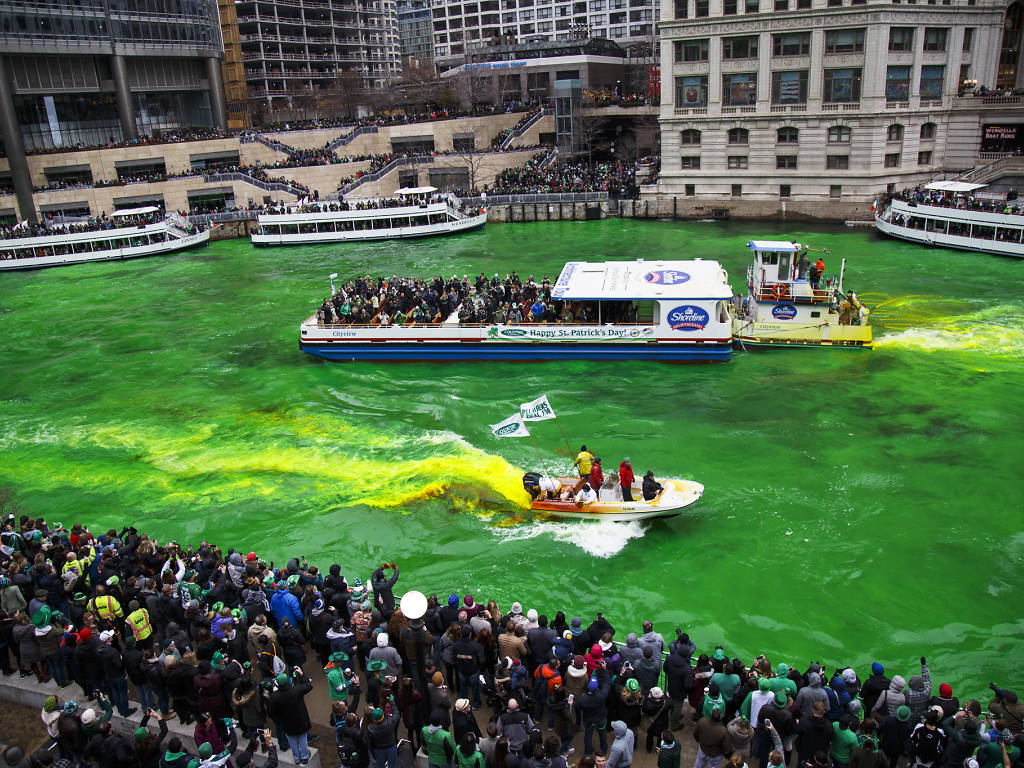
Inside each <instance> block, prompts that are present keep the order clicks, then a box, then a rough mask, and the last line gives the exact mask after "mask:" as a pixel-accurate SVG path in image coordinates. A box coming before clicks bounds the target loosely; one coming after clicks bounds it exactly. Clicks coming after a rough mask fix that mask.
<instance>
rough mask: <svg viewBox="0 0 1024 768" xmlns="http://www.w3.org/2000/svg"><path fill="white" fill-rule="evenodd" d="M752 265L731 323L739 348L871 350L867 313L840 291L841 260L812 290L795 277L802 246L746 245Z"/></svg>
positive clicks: (760, 242)
mask: <svg viewBox="0 0 1024 768" xmlns="http://www.w3.org/2000/svg"><path fill="white" fill-rule="evenodd" d="M747 247H748V248H750V250H751V251H753V254H754V263H753V264H751V265H750V266H749V267H748V268H747V291H748V294H747V296H746V298H744V299H743V301H742V302H741V304H740V306H739V308H738V309H737V310H736V312H735V315H734V317H733V329H732V332H733V336H734V338H735V340H736V344H737V345H738V346H740V347H744V348H745V347H864V348H870V347H871V326H870V325H869V324H868V310H867V307H865V306H864V305H863V304H861V303H860V300H859V299H857V297H856V295H855V294H854V293H853V291H850V292H849V293H846V292H844V290H843V275H844V272H845V270H846V260H845V259H843V262H842V267H841V269H840V272H839V277H838V279H837V278H834V277H826V276H824V275H821V276H820V277H819V280H818V283H817V285H813V284H812V283H811V282H810V281H809V280H808V279H807V278H806V277H799V274H800V271H799V268H798V266H797V262H798V260H799V255H801V254H803V253H806V251H807V250H810V249H808V248H807V247H806V246H803V245H800V244H799V243H790V242H786V241H775V240H751V241H750V242H748V243H747Z"/></svg>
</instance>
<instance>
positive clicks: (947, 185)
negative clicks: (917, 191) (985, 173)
mask: <svg viewBox="0 0 1024 768" xmlns="http://www.w3.org/2000/svg"><path fill="white" fill-rule="evenodd" d="M985 186H988V185H987V184H972V183H971V182H969V181H933V182H932V183H931V184H925V185H924V188H925V189H934V190H936V191H938V192H973V191H974V190H976V189H981V188H982V187H985Z"/></svg>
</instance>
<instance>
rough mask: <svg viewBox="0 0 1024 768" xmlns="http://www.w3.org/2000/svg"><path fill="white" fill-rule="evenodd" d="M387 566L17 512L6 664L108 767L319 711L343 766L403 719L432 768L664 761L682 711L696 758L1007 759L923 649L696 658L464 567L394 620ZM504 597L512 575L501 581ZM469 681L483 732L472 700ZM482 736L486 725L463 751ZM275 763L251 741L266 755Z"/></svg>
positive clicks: (84, 756)
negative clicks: (468, 578)
mask: <svg viewBox="0 0 1024 768" xmlns="http://www.w3.org/2000/svg"><path fill="white" fill-rule="evenodd" d="M647 478H649V479H650V480H651V481H652V482H654V481H653V475H652V474H651V473H647ZM645 485H646V478H645ZM591 491H592V489H591ZM645 491H646V488H645ZM646 495H647V494H646V492H645V496H646ZM400 576H401V574H400V571H399V568H398V566H397V565H395V564H394V563H388V564H385V565H381V566H379V567H377V568H376V569H375V570H374V571H373V573H372V574H369V575H367V574H365V573H363V574H360V573H359V571H358V570H357V569H353V568H351V567H350V566H347V565H346V566H343V565H342V563H332V564H330V565H328V566H327V567H326V570H321V569H320V568H319V567H318V566H317V565H314V564H311V563H308V562H306V561H305V558H297V557H293V558H290V559H288V560H286V561H283V563H282V561H280V560H279V561H278V565H277V566H275V564H274V563H273V562H272V561H268V559H267V558H265V557H260V555H259V554H258V553H256V552H249V553H248V554H243V552H242V551H241V550H236V549H234V548H230V547H227V546H226V543H225V545H221V546H218V545H217V544H216V543H213V542H207V541H203V542H199V543H198V544H187V545H186V544H184V543H179V542H176V541H163V540H158V539H157V538H155V537H152V536H149V535H147V534H145V533H143V532H140V531H139V530H137V529H136V528H135V527H133V526H125V527H123V528H121V529H120V530H118V529H116V528H111V529H108V530H106V531H104V532H96V533H93V532H91V531H90V530H89V527H88V526H86V525H82V524H81V523H75V524H74V525H72V526H71V527H70V528H65V527H64V526H62V525H60V524H59V523H52V524H49V523H47V522H45V521H44V520H42V519H37V520H32V519H29V518H28V517H27V516H22V517H21V519H20V520H19V519H15V518H14V517H13V516H11V517H10V518H8V519H7V521H6V522H5V523H4V525H3V526H2V531H0V598H2V606H0V669H2V672H3V673H4V674H5V675H7V676H11V675H14V674H20V676H21V678H22V680H23V681H24V682H25V683H26V684H31V685H39V686H46V687H45V688H44V689H43V690H44V691H45V692H46V699H45V702H44V704H43V707H42V711H41V713H40V715H41V717H42V719H43V721H44V723H45V724H46V726H47V728H48V730H49V732H50V734H51V736H52V737H53V739H54V742H55V749H54V750H53V751H54V755H53V756H54V758H59V759H66V760H69V761H70V762H69V763H68V764H70V765H76V764H80V763H81V764H86V763H88V764H92V763H95V762H98V763H99V764H100V765H107V764H109V763H107V762H105V761H106V760H107V758H108V756H109V755H110V754H112V753H114V752H115V751H116V750H120V749H122V747H125V745H126V743H127V745H128V749H129V750H131V749H134V750H135V751H136V754H137V755H138V757H137V758H136V759H138V760H139V764H144V765H151V764H154V765H155V764H157V763H158V762H160V761H159V760H158V759H156V758H154V760H153V761H150V760H149V759H148V758H147V759H146V760H143V759H142V758H143V757H144V756H146V755H152V754H154V753H155V754H156V755H160V754H162V752H163V751H164V748H163V747H162V746H161V745H162V743H163V742H165V741H166V744H167V746H166V754H165V755H163V762H162V763H160V764H162V765H178V764H181V765H185V764H186V763H188V762H189V761H191V760H193V759H196V760H197V761H200V760H210V759H217V758H219V757H224V758H226V757H232V759H233V760H234V761H235V764H236V765H241V766H245V765H249V764H251V763H252V760H253V757H254V756H255V755H256V754H258V750H257V741H256V739H258V740H259V741H264V742H266V744H267V745H268V746H270V747H271V748H272V749H276V750H281V751H289V752H291V753H292V755H293V756H294V757H295V758H296V761H297V762H304V761H305V760H306V759H308V757H309V754H308V748H307V746H306V744H308V743H309V742H311V741H314V740H315V739H313V738H311V737H310V736H309V732H310V729H311V727H312V726H311V718H310V715H309V708H310V707H311V706H324V707H329V708H330V719H331V722H332V723H336V724H337V727H336V735H337V748H338V750H339V753H340V754H341V755H342V759H343V761H342V764H343V765H345V766H346V768H364V767H365V766H368V764H369V763H370V759H371V758H372V764H373V765H374V766H375V768H385V766H388V767H389V768H393V766H394V765H395V762H394V761H395V756H396V751H397V743H398V730H399V728H400V727H405V728H407V729H408V730H409V731H410V732H415V733H419V734H421V739H420V740H421V741H422V742H423V743H424V744H425V745H426V749H427V750H428V754H429V755H430V758H431V761H433V758H434V757H440V758H442V759H441V761H440V762H438V763H436V764H437V765H439V766H440V765H449V764H451V762H450V761H451V760H453V759H455V758H456V757H458V756H457V755H456V756H454V757H451V756H449V753H450V751H451V743H449V746H448V750H444V748H443V745H440V741H441V740H440V739H437V738H434V737H435V735H436V734H437V733H439V732H440V731H441V730H444V731H446V732H447V733H452V732H453V731H454V732H455V733H458V734H459V737H458V749H463V745H465V749H464V750H463V757H464V758H465V760H463V761H461V762H460V763H459V764H460V765H465V766H466V767H467V768H469V766H473V768H485V767H486V768H512V767H513V766H515V767H516V768H522V767H523V766H530V767H531V768H532V767H533V766H539V765H543V766H545V767H546V768H550V767H551V766H554V765H555V764H556V763H555V762H553V761H555V760H556V759H558V760H560V759H561V758H560V757H559V755H560V754H564V753H565V752H566V751H567V750H568V747H569V745H570V744H571V743H572V741H573V737H574V735H575V734H576V733H577V731H579V730H583V731H584V750H583V751H584V753H585V754H584V757H583V760H581V761H580V763H579V764H578V766H576V768H586V766H593V759H594V757H595V756H598V755H599V754H607V756H608V757H607V759H608V761H610V762H615V763H616V764H617V765H621V766H626V765H629V763H630V758H631V755H632V752H633V750H634V749H639V743H640V740H639V737H640V735H641V734H642V735H643V736H644V742H645V746H646V750H647V751H648V752H653V751H654V749H655V745H658V749H660V750H663V751H664V752H666V753H667V754H668V756H669V757H671V756H672V755H673V753H674V751H675V750H674V747H673V744H674V743H675V740H676V737H674V736H673V735H672V731H675V732H676V734H677V735H678V734H680V732H682V731H685V730H687V729H689V728H691V725H692V728H693V731H692V736H683V738H684V739H689V738H693V739H695V740H696V741H697V743H698V746H699V748H700V754H702V755H703V758H701V757H698V761H697V762H698V766H701V765H705V766H706V765H722V764H723V763H724V762H725V761H726V760H728V762H729V763H730V765H732V766H740V767H742V766H743V765H750V766H754V761H755V760H756V761H757V765H758V767H759V768H768V766H772V768H778V767H779V766H782V765H787V766H801V767H802V768H826V767H827V766H831V768H843V767H844V766H846V767H847V768H868V766H870V767H871V768H886V766H888V768H894V767H895V766H896V765H897V762H899V761H902V760H904V759H905V760H906V765H907V766H908V768H918V767H919V766H923V767H927V768H940V767H944V766H945V767H948V768H998V766H1003V767H1004V768H1015V767H1019V766H1020V765H1021V754H1022V753H1021V747H1022V746H1024V736H1022V729H1024V725H1022V718H1024V703H1022V702H1021V701H1020V700H1019V698H1018V695H1017V693H1016V692H1015V691H1014V690H1012V689H1007V688H1006V687H1003V686H1000V685H998V684H995V683H993V684H992V686H991V689H992V693H991V696H989V695H985V696H982V695H981V693H982V692H980V691H956V690H955V689H954V687H953V686H952V685H950V684H949V683H948V682H941V683H939V684H938V685H936V678H938V679H942V678H943V677H945V676H946V675H948V674H950V673H953V672H954V670H945V669H944V670H932V669H931V668H930V667H929V665H928V663H927V660H926V659H925V658H924V657H922V658H921V659H920V665H919V666H918V665H917V663H916V662H915V665H914V668H913V669H910V668H909V665H907V668H904V669H898V670H893V669H889V670H886V668H885V667H883V665H882V664H880V663H878V662H875V663H874V664H872V665H870V668H863V669H860V670H859V671H858V670H856V669H854V668H851V667H849V666H847V665H843V664H840V665H838V666H835V667H832V668H826V666H825V665H824V664H822V663H820V662H817V661H813V662H810V663H808V664H807V665H806V669H804V665H803V664H799V666H798V665H797V660H796V659H793V658H786V659H785V660H779V659H776V663H775V664H774V665H773V664H772V663H770V662H769V661H768V659H767V658H765V656H764V655H761V656H758V657H757V658H755V659H753V660H752V661H751V662H750V664H749V665H748V664H746V663H745V662H744V661H743V660H741V659H740V658H737V657H735V654H730V653H729V652H728V651H727V649H726V647H724V646H723V645H721V644H718V645H714V646H711V647H705V648H704V649H702V650H701V652H700V654H699V655H698V656H697V657H696V659H694V656H695V654H697V648H696V647H695V645H694V643H693V642H692V641H691V638H690V637H689V635H688V634H686V633H685V632H684V631H683V630H682V629H681V628H677V629H676V631H675V636H674V639H672V641H671V642H669V643H667V644H666V643H665V640H664V639H663V637H662V635H661V634H659V632H658V631H657V628H656V624H655V622H652V621H646V622H644V624H643V626H642V627H640V630H641V632H630V628H629V627H623V626H621V625H620V626H619V627H618V628H617V629H618V631H617V629H616V628H615V627H613V625H612V624H611V623H610V622H609V621H608V620H607V619H606V618H605V617H604V616H603V615H602V614H601V613H600V612H598V613H597V615H596V618H595V619H594V620H593V622H591V623H589V625H585V622H584V619H583V615H584V612H583V611H574V610H573V609H572V606H568V605H558V604H551V605H545V606H536V607H530V608H529V609H527V606H524V605H523V603H522V602H518V601H512V600H509V601H508V602H507V603H505V604H506V605H508V613H507V614H505V613H503V610H502V608H500V607H499V605H498V603H497V602H495V601H493V600H485V599H484V597H483V596H481V595H479V594H476V595H470V594H466V595H465V596H464V597H462V596H460V593H459V591H458V586H459V585H458V584H452V585H451V589H450V591H449V589H445V591H444V592H443V593H442V594H441V597H440V598H439V597H438V596H437V595H431V596H430V597H429V599H428V602H427V611H426V614H425V616H424V617H423V620H422V624H421V623H420V622H419V621H410V620H409V619H407V618H406V617H405V616H404V615H403V614H402V611H401V607H400V600H399V599H398V598H397V597H396V594H395V593H396V586H397V583H398V582H399V578H400ZM405 586H408V587H410V588H411V587H414V586H415V585H414V584H409V585H406V584H403V587H405ZM514 594H515V583H514V581H511V582H509V583H508V585H507V587H506V588H505V597H506V599H508V596H510V595H514ZM485 606H486V607H485ZM541 609H544V610H545V611H546V612H545V613H542V612H541ZM555 609H561V610H557V612H555ZM588 610H593V608H589V609H588ZM549 613H553V615H554V619H553V620H549V618H548V614H549ZM654 618H655V619H656V617H654ZM318 666H319V667H320V668H322V669H324V670H325V671H324V672H321V671H319V670H318V669H317V667H318ZM339 670H340V671H339ZM802 670H803V671H802ZM1015 671H1016V670H1014V672H1015ZM900 672H905V673H907V674H905V675H904V674H900ZM887 673H888V674H887ZM321 674H324V675H325V676H326V679H327V680H328V681H330V694H329V699H328V700H325V701H324V702H323V703H322V704H319V705H318V704H315V703H314V702H315V698H313V697H310V695H309V694H310V693H311V689H312V687H313V686H312V680H313V678H315V677H317V676H319V675H321ZM481 675H482V676H483V681H484V684H483V686H482V687H483V689H484V692H486V698H487V699H488V701H489V702H490V703H491V705H492V706H493V708H494V720H493V721H492V722H491V724H490V725H488V724H487V723H483V722H481V721H480V720H479V719H478V718H479V714H475V713H474V711H478V710H479V707H480V706H482V701H481V698H480V697H479V695H478V693H477V691H476V688H475V684H476V682H478V680H479V677H480V676H481ZM888 675H891V678H890V677H889V676H888ZM30 678H31V679H32V680H33V681H34V682H32V683H28V681H29V679H30ZM51 678H52V683H51V682H47V681H49V680H50V679H51ZM449 691H450V693H449ZM956 694H959V697H958V696H957V695H956ZM135 702H137V704H138V706H136V703H135ZM115 710H116V711H117V712H118V713H119V714H120V715H121V716H122V717H126V718H129V719H130V720H135V718H140V719H141V723H140V724H139V726H138V729H137V730H136V731H135V733H134V734H132V736H131V737H128V736H125V735H122V734H121V733H119V732H118V731H117V730H116V729H114V728H111V727H110V723H109V720H110V717H111V714H112V713H113V712H114V711H115ZM546 710H550V713H551V715H550V717H549V718H545V717H544V714H545V712H546ZM326 714H327V713H326V712H325V713H324V715H325V716H326ZM531 714H532V715H533V716H532V717H531ZM172 718H177V719H178V720H179V721H180V722H181V723H182V724H189V725H191V724H192V723H195V724H196V725H195V726H194V735H195V740H196V742H197V745H198V754H197V755H192V754H191V753H190V752H189V751H188V749H187V748H186V747H185V745H184V744H183V743H182V741H181V739H180V738H178V737H173V738H171V739H170V740H169V741H167V740H166V734H167V731H166V721H167V720H169V719H172ZM154 720H156V722H157V724H159V725H160V733H159V734H154V733H153V731H152V729H151V728H150V727H149V724H150V723H151V722H152V721H154ZM425 726H426V729H425V730H424V727H425ZM481 726H483V727H481ZM450 728H451V729H453V730H449V729H450ZM609 730H611V731H613V732H614V735H615V739H614V740H613V741H611V743H610V744H609V740H608V739H607V737H606V733H607V732H608V731H609ZM238 731H241V733H240V734H239V733H238ZM477 733H481V734H483V733H487V734H488V736H487V739H490V740H491V742H490V743H488V744H484V743H483V741H482V742H481V743H480V744H479V745H477V746H474V744H473V743H470V737H472V739H476V738H477V736H476V734H477ZM467 734H468V735H467ZM595 734H596V735H597V737H598V739H597V741H598V742H599V744H597V745H595V743H594V739H593V736H594V735H595ZM244 740H249V741H248V746H247V747H246V749H245V750H243V751H242V752H239V751H238V750H237V745H238V744H239V743H241V742H242V741H244ZM274 741H276V746H275V745H274V743H273V742H274ZM484 741H486V739H485V740H484ZM549 742H550V746H549ZM321 746H324V745H321ZM435 747H436V748H435ZM476 749H479V750H480V753H481V755H482V758H481V759H475V758H474V755H475V754H476ZM438 750H441V751H438ZM47 751H49V750H47ZM442 751H443V755H442ZM794 752H796V753H797V756H798V759H797V760H794V757H793V753H794ZM538 755H542V757H540V758H538V757H537V756H538ZM125 759H126V760H127V759H129V757H128V753H125ZM276 759H277V758H276V754H275V753H274V751H271V752H269V753H268V764H274V763H276ZM538 759H539V760H540V761H541V762H540V763H536V762H535V761H536V760H538ZM673 759H674V760H675V761H676V763H678V754H676V755H675V757H674V758H673ZM446 760H447V761H449V762H445V761H446ZM83 761H84V762H83ZM545 761H548V762H545ZM202 764H203V765H206V764H212V763H205V762H204V763H202ZM557 764H558V765H562V766H564V762H563V763H557ZM660 765H662V763H661V760H660V759H659V766H660Z"/></svg>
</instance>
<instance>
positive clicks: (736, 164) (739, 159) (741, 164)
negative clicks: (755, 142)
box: [729, 155, 747, 170]
mask: <svg viewBox="0 0 1024 768" xmlns="http://www.w3.org/2000/svg"><path fill="white" fill-rule="evenodd" d="M746 167H747V156H746V155H730V156H729V168H730V169H731V170H738V169H741V168H746Z"/></svg>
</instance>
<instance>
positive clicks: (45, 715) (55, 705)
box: [40, 696, 62, 739]
mask: <svg viewBox="0 0 1024 768" xmlns="http://www.w3.org/2000/svg"><path fill="white" fill-rule="evenodd" d="M60 706H61V704H60V699H59V698H58V697H57V696H47V697H46V699H45V700H44V701H43V711H42V712H41V713H40V717H42V719H43V724H44V725H45V726H46V732H47V733H48V734H49V735H50V738H51V739H55V738H57V735H58V733H57V720H58V719H60V714H61V711H62V710H61V708H60Z"/></svg>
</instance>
